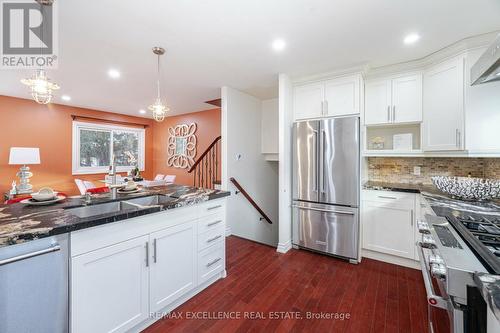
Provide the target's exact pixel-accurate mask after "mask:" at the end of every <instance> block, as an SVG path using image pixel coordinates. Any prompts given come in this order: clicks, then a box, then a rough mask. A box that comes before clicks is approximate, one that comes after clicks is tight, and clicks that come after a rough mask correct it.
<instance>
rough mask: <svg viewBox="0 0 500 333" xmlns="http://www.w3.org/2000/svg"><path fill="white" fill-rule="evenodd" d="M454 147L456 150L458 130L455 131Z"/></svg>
mask: <svg viewBox="0 0 500 333" xmlns="http://www.w3.org/2000/svg"><path fill="white" fill-rule="evenodd" d="M455 146H456V147H457V148H458V128H457V129H455Z"/></svg>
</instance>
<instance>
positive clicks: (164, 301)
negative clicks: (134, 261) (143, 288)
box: [149, 222, 196, 312]
mask: <svg viewBox="0 0 500 333" xmlns="http://www.w3.org/2000/svg"><path fill="white" fill-rule="evenodd" d="M195 229H196V228H195V222H188V223H184V224H180V225H177V226H175V227H171V228H168V229H164V230H160V231H157V232H154V233H151V236H150V237H151V245H152V258H151V259H152V260H151V264H150V273H149V281H150V292H151V297H150V311H152V312H156V311H159V310H161V309H162V308H163V307H165V306H167V305H169V304H171V303H172V302H173V301H175V300H177V299H178V298H179V297H181V296H182V295H184V294H185V293H187V292H188V291H190V290H192V289H194V288H195V287H196V230H195Z"/></svg>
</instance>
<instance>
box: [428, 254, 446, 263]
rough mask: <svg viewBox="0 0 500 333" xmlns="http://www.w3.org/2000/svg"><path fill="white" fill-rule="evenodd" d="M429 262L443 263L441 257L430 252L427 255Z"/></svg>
mask: <svg viewBox="0 0 500 333" xmlns="http://www.w3.org/2000/svg"><path fill="white" fill-rule="evenodd" d="M429 263H430V264H440V265H444V260H443V258H441V257H440V256H438V255H437V254H431V255H429Z"/></svg>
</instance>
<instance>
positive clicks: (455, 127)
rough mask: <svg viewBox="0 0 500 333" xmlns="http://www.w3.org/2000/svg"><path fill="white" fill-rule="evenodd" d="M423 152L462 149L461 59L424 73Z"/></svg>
mask: <svg viewBox="0 0 500 333" xmlns="http://www.w3.org/2000/svg"><path fill="white" fill-rule="evenodd" d="M422 132H423V140H422V142H423V150H424V151H446V150H463V149H464V139H463V138H464V58H463V57H462V56H461V57H458V58H454V59H452V60H448V61H445V62H443V63H440V64H438V65H436V66H434V67H432V68H430V69H429V70H427V71H426V72H425V73H424V121H423V131H422Z"/></svg>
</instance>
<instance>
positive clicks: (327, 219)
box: [293, 203, 359, 260]
mask: <svg viewBox="0 0 500 333" xmlns="http://www.w3.org/2000/svg"><path fill="white" fill-rule="evenodd" d="M293 210H294V212H293V243H294V244H295V245H298V246H300V247H303V248H307V249H312V250H316V251H321V252H325V253H329V254H333V255H336V256H341V257H345V258H350V259H356V260H357V258H358V244H359V215H358V209H357V208H349V207H340V206H331V205H319V204H308V203H295V204H294V205H293Z"/></svg>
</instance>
